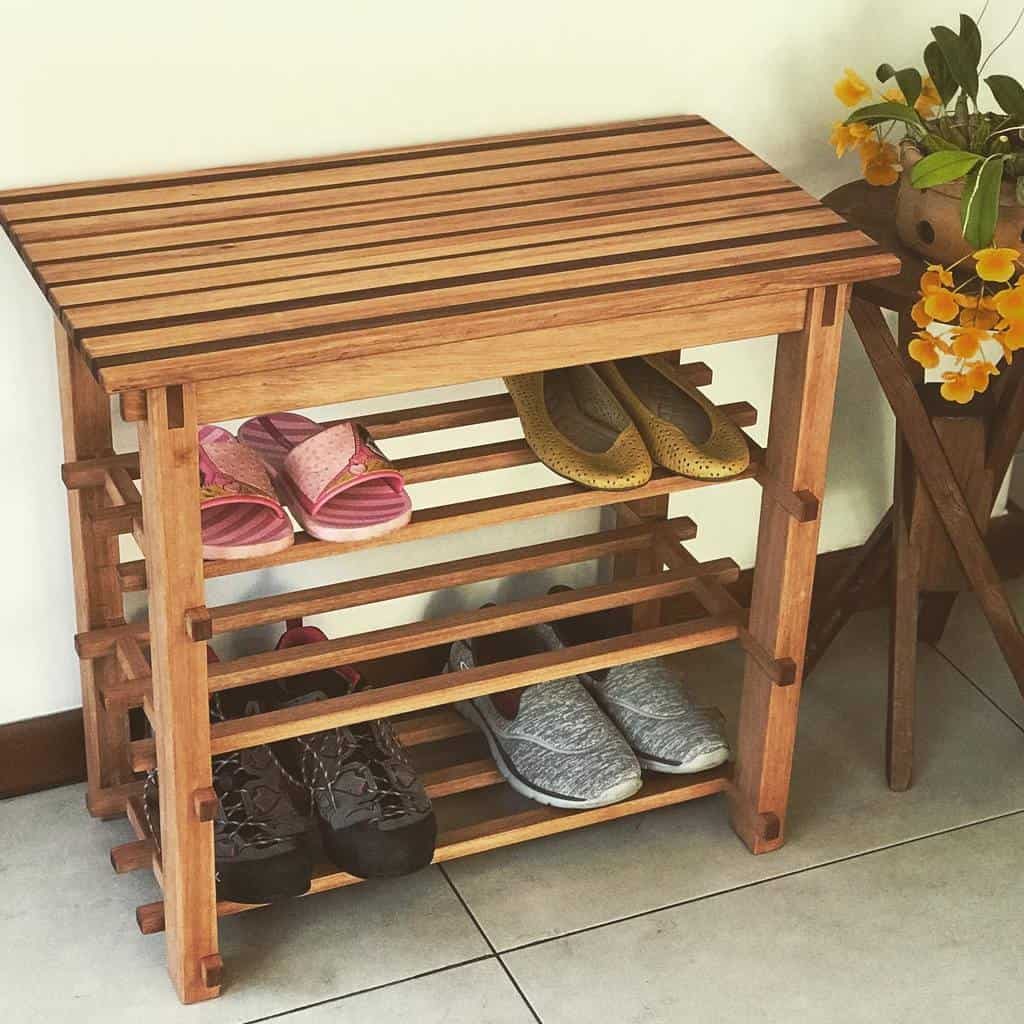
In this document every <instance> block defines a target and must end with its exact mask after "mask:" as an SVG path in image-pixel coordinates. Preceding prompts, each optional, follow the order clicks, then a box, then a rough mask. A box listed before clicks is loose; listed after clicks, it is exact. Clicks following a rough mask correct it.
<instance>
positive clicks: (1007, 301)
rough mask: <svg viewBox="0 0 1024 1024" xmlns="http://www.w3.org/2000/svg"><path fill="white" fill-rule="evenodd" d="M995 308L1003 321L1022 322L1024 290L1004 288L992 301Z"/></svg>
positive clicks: (1023, 315) (1023, 318)
mask: <svg viewBox="0 0 1024 1024" xmlns="http://www.w3.org/2000/svg"><path fill="white" fill-rule="evenodd" d="M994 302H995V307H996V309H997V310H999V314H1000V316H1002V318H1003V319H1004V320H1009V321H1012V322H1018V321H1021V320H1024V288H1022V287H1021V286H1020V285H1018V286H1017V287H1015V288H1005V289H1003V291H1001V292H1000V293H999V294H998V295H997V296H996V297H995V299H994Z"/></svg>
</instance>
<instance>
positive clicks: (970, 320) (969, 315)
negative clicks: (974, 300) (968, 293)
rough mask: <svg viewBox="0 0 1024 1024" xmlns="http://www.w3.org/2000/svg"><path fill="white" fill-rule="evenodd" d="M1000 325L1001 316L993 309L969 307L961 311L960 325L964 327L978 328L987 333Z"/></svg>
mask: <svg viewBox="0 0 1024 1024" xmlns="http://www.w3.org/2000/svg"><path fill="white" fill-rule="evenodd" d="M997 323H999V314H998V313H997V312H996V311H995V310H992V309H984V308H982V309H978V308H976V307H967V308H964V309H961V310H960V324H961V326H963V327H976V328H978V329H979V330H982V331H987V330H990V329H991V328H993V327H995V325H996V324H997Z"/></svg>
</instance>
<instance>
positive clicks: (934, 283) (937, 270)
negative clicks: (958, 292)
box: [921, 263, 953, 295]
mask: <svg viewBox="0 0 1024 1024" xmlns="http://www.w3.org/2000/svg"><path fill="white" fill-rule="evenodd" d="M952 287H953V272H952V271H951V270H947V269H946V268H945V267H944V266H943V265H942V264H941V263H929V264H928V269H927V270H926V271H925V272H924V273H923V274H922V275H921V294H922V295H931V293H932V292H934V291H938V290H939V289H940V288H952Z"/></svg>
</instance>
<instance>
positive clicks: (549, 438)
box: [505, 366, 653, 491]
mask: <svg viewBox="0 0 1024 1024" xmlns="http://www.w3.org/2000/svg"><path fill="white" fill-rule="evenodd" d="M505 386H506V387H507V388H508V393H509V394H510V395H511V396H512V401H513V402H514V403H515V407H516V412H518V413H519V418H520V420H522V423H523V433H524V434H525V435H526V442H527V444H529V446H530V447H531V448H532V449H533V451H534V453H535V454H536V456H537V458H538V459H540V461H541V462H543V463H544V465H545V466H547V467H548V468H549V469H553V470H554V471H555V472H556V473H557V474H558V475H559V476H564V477H565V478H566V479H568V480H574V481H576V483H580V484H585V485H586V486H587V487H596V488H598V489H600V490H607V491H618V490H628V489H629V488H631V487H640V486H641V485H643V484H645V483H647V481H648V480H650V478H651V471H652V469H653V466H652V464H651V456H650V454H649V453H648V451H647V448H646V447H645V445H644V442H643V438H641V436H640V432H639V431H638V430H637V428H636V425H635V424H634V423H633V421H632V420H631V419H630V418H629V415H628V414H627V413H626V410H625V409H623V408H622V406H621V405H620V404H619V402H618V400H617V399H616V398H615V396H614V395H613V394H612V393H611V392H610V391H609V390H608V388H607V387H606V386H605V384H604V382H603V381H602V380H601V378H600V377H599V376H598V375H597V373H596V372H595V371H594V369H593V367H590V366H571V367H568V368H566V369H563V370H547V371H545V372H543V373H521V374H516V375H515V376H514V377H506V378H505Z"/></svg>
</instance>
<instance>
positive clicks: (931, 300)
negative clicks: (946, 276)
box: [924, 288, 960, 323]
mask: <svg viewBox="0 0 1024 1024" xmlns="http://www.w3.org/2000/svg"><path fill="white" fill-rule="evenodd" d="M924 311H925V312H926V313H927V314H928V315H929V316H930V317H931V318H932V319H933V320H942V321H943V322H945V323H950V322H951V321H952V320H954V319H956V315H957V313H959V312H960V307H959V306H958V305H957V304H956V298H955V297H954V296H953V293H952V292H951V291H948V290H947V289H945V288H936V289H934V290H933V291H931V292H929V293H928V294H927V295H926V296H925V300H924Z"/></svg>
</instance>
